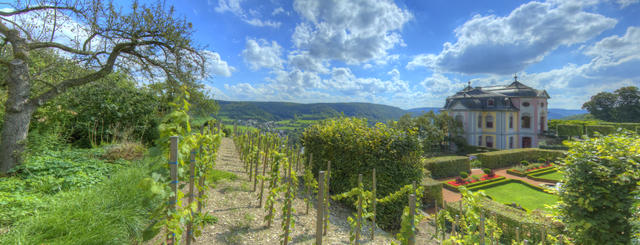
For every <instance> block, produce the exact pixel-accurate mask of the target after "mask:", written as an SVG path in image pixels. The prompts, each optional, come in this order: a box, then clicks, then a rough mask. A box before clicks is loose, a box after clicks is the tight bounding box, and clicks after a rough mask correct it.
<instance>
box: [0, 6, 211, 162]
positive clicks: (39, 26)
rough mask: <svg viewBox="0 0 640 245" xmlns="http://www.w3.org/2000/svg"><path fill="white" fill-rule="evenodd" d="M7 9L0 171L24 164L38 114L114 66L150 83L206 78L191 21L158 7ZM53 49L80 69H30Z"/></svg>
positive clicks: (1, 21)
mask: <svg viewBox="0 0 640 245" xmlns="http://www.w3.org/2000/svg"><path fill="white" fill-rule="evenodd" d="M6 5H7V4H5V5H4V6H3V7H6ZM9 5H10V8H2V9H3V10H4V11H0V65H1V66H4V69H3V70H5V71H6V75H5V79H4V80H5V81H0V86H3V87H5V89H6V90H7V91H8V95H7V101H6V103H5V108H6V111H5V117H4V126H3V128H2V135H1V138H0V173H6V172H7V171H9V170H10V169H11V168H13V167H14V166H16V165H18V164H20V163H21V155H22V152H23V151H24V148H25V145H26V139H27V134H28V131H29V124H30V121H31V118H32V115H33V113H34V112H35V110H36V109H37V108H38V107H40V106H42V105H44V104H45V103H47V102H48V101H50V100H51V99H53V98H55V97H56V96H58V95H60V94H63V93H65V91H67V90H68V89H69V88H72V87H76V86H81V85H84V84H87V83H91V82H94V81H100V79H101V78H104V77H105V76H106V75H108V74H109V73H111V72H113V71H114V70H118V69H119V70H122V71H125V72H128V73H129V74H131V75H132V76H133V77H137V78H140V79H148V80H152V79H162V80H164V79H173V80H178V81H179V80H185V79H193V78H194V77H201V76H204V63H205V62H204V61H205V60H204V56H203V55H201V53H200V52H199V50H200V49H198V48H197V47H195V45H194V44H193V43H192V41H191V34H192V28H191V24H190V23H188V22H187V21H186V20H185V19H184V18H178V17H176V16H175V14H174V11H173V8H172V7H167V6H166V5H165V4H164V3H163V2H157V3H155V4H152V5H141V4H138V3H137V2H133V3H132V4H131V5H130V6H127V8H124V9H123V8H122V7H119V6H117V5H116V4H113V3H112V2H110V1H107V2H105V1H100V0H38V1H18V2H15V3H10V4H9ZM7 9H10V10H7ZM52 50H53V51H54V52H55V53H56V54H57V55H58V56H60V57H62V58H64V59H67V60H71V61H73V62H74V63H75V64H76V65H78V66H80V67H82V68H83V69H81V70H82V71H83V72H77V73H74V74H72V75H68V74H69V73H68V72H67V73H64V74H65V75H64V76H60V75H58V76H56V74H61V73H59V72H57V71H59V70H61V69H63V68H62V66H61V63H60V62H51V63H50V64H44V65H42V67H43V68H38V69H34V67H30V55H34V54H36V53H38V52H42V51H49V52H50V51H52ZM44 78H47V79H44ZM52 78H53V79H52ZM36 88H38V89H36Z"/></svg>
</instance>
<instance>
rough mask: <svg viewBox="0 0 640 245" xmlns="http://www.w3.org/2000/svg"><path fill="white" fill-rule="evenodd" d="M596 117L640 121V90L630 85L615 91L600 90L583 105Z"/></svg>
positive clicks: (615, 120) (620, 120)
mask: <svg viewBox="0 0 640 245" xmlns="http://www.w3.org/2000/svg"><path fill="white" fill-rule="evenodd" d="M582 108H584V109H587V110H588V111H589V113H591V115H593V116H594V117H596V118H598V119H600V120H604V121H608V122H638V121H640V90H638V87H635V86H629V87H622V88H619V89H617V90H616V91H615V92H613V93H609V92H600V93H598V94H596V95H594V96H591V100H589V101H587V102H586V103H584V104H583V105H582Z"/></svg>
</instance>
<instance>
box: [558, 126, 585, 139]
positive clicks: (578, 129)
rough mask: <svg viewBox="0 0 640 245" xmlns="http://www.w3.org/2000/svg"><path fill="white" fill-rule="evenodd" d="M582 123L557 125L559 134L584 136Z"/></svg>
mask: <svg viewBox="0 0 640 245" xmlns="http://www.w3.org/2000/svg"><path fill="white" fill-rule="evenodd" d="M582 128H583V127H582V125H572V124H560V125H558V126H556V132H558V136H578V137H580V136H582V135H583V134H584V131H583V130H582Z"/></svg>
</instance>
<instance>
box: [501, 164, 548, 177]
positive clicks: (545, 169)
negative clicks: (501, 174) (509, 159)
mask: <svg viewBox="0 0 640 245" xmlns="http://www.w3.org/2000/svg"><path fill="white" fill-rule="evenodd" d="M549 169H555V166H554V165H551V166H548V167H544V168H539V169H534V170H531V171H528V172H524V173H523V172H520V171H518V170H515V169H513V168H511V169H507V173H508V174H511V175H515V176H520V177H527V175H529V174H534V173H538V172H544V171H547V170H549Z"/></svg>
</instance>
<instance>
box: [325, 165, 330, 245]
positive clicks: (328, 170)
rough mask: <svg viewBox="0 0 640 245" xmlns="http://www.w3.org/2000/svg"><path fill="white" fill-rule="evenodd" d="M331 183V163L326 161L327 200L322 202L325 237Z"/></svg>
mask: <svg viewBox="0 0 640 245" xmlns="http://www.w3.org/2000/svg"><path fill="white" fill-rule="evenodd" d="M330 181H331V161H327V188H326V189H325V190H324V191H325V192H326V193H327V194H325V196H324V198H325V199H327V200H326V201H325V202H324V215H325V216H326V218H325V220H324V233H323V234H324V235H327V230H329V215H330V214H329V195H330V194H329V183H330Z"/></svg>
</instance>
